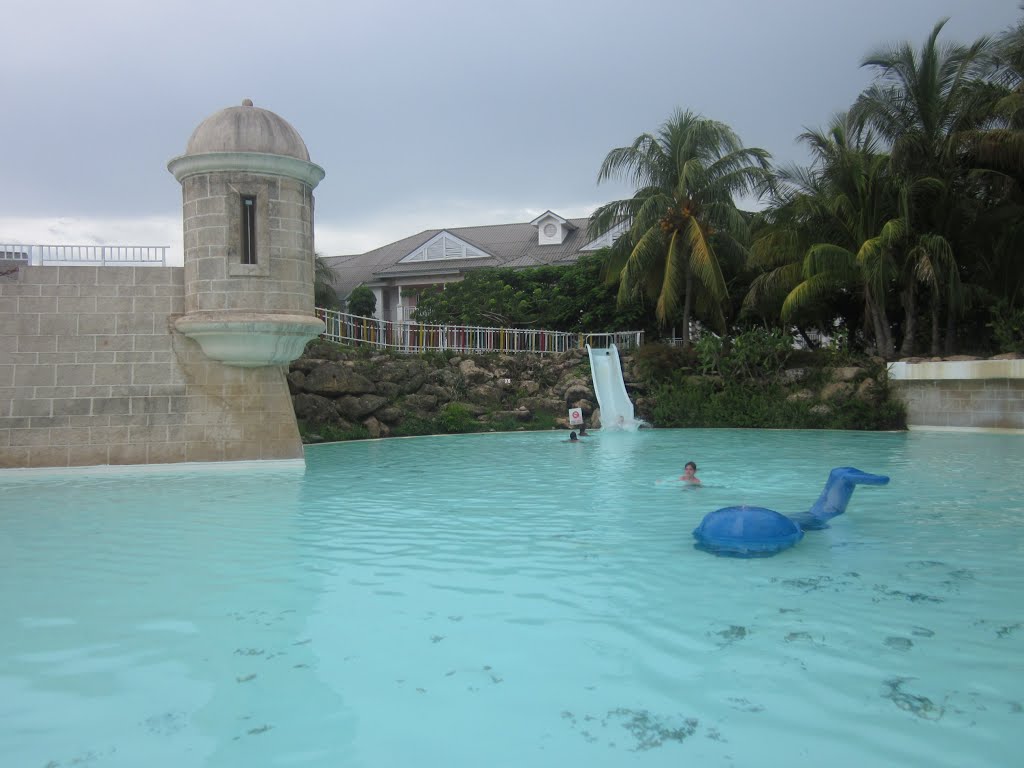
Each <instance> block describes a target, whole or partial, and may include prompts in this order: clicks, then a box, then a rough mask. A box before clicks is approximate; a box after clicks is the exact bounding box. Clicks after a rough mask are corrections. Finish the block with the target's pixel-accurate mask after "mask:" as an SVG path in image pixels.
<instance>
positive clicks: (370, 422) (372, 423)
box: [363, 416, 391, 440]
mask: <svg viewBox="0 0 1024 768" xmlns="http://www.w3.org/2000/svg"><path fill="white" fill-rule="evenodd" d="M363 426H364V427H366V431H367V433H368V434H369V435H370V437H371V438H372V439H374V440H376V439H377V438H379V437H387V436H388V435H390V434H391V430H390V429H388V428H387V425H386V424H381V423H380V422H379V421H378V420H377V419H375V418H374V417H373V416H371V417H370V418H368V419H364V420H363Z"/></svg>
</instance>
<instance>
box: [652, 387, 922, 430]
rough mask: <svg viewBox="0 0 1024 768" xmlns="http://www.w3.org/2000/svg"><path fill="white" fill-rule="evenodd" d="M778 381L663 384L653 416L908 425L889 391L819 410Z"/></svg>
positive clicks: (772, 423) (723, 423) (769, 424)
mask: <svg viewBox="0 0 1024 768" xmlns="http://www.w3.org/2000/svg"><path fill="white" fill-rule="evenodd" d="M790 391H791V390H790V389H788V388H786V387H784V386H782V385H781V384H779V383H773V384H771V385H770V386H767V387H763V386H756V385H753V384H751V383H750V382H746V381H739V380H734V381H723V380H716V379H707V378H705V379H701V378H695V377H694V378H690V379H689V380H687V381H685V382H684V381H683V380H682V379H680V380H678V381H676V382H673V383H670V384H663V385H662V386H660V387H659V388H657V389H656V390H655V392H654V397H653V400H654V402H655V406H654V409H653V413H652V417H653V419H654V421H655V423H656V424H658V426H662V427H746V428H757V429H857V430H861V429H864V430H887V429H906V424H907V421H906V410H905V408H904V406H903V404H902V403H901V402H900V401H899V400H896V399H894V398H890V397H888V396H887V393H886V396H884V397H882V398H880V399H878V400H872V401H862V400H859V399H856V398H851V399H848V400H845V401H844V402H843V403H842V404H841V405H840V406H833V407H831V409H830V412H829V413H820V412H819V413H815V412H813V411H812V408H813V407H814V405H815V402H814V401H807V400H790V399H788V397H789V394H790Z"/></svg>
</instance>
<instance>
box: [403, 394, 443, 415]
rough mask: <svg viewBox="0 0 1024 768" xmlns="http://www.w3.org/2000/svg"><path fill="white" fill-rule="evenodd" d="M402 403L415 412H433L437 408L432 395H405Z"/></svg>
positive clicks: (435, 400)
mask: <svg viewBox="0 0 1024 768" xmlns="http://www.w3.org/2000/svg"><path fill="white" fill-rule="evenodd" d="M402 403H403V405H405V406H406V407H408V408H410V409H412V410H415V411H433V410H434V409H436V408H437V398H436V397H435V396H434V395H423V394H419V395H406V397H405V399H404V400H403V401H402Z"/></svg>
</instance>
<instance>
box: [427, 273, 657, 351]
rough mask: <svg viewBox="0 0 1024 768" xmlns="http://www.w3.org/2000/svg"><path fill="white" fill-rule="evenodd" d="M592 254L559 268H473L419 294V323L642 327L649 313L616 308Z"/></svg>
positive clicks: (635, 308) (559, 328)
mask: <svg viewBox="0 0 1024 768" xmlns="http://www.w3.org/2000/svg"><path fill="white" fill-rule="evenodd" d="M601 270H602V260H601V258H600V256H598V255H587V256H583V257H581V258H580V259H579V261H577V262H576V263H575V264H572V265H568V266H564V267H533V268H530V269H502V268H487V269H477V270H474V271H472V272H470V273H469V274H468V275H466V278H465V279H464V280H461V281H459V282H457V283H447V284H445V286H444V287H443V288H442V287H440V286H435V287H432V288H428V289H427V290H425V291H424V292H423V294H422V295H421V296H420V298H419V302H418V304H417V306H416V312H415V319H416V320H417V321H419V322H421V323H437V324H450V325H478V326H484V327H499V328H543V329H546V330H553V331H574V332H579V331H583V332H588V331H589V332H595V333H596V332H602V331H621V330H646V329H649V328H651V327H653V316H652V315H651V313H650V312H649V311H647V310H646V309H645V308H644V306H643V305H642V304H640V303H631V304H629V305H627V306H625V307H623V308H621V309H620V308H618V307H617V306H616V303H615V287H614V286H609V285H606V284H605V283H604V281H603V280H602V277H601Z"/></svg>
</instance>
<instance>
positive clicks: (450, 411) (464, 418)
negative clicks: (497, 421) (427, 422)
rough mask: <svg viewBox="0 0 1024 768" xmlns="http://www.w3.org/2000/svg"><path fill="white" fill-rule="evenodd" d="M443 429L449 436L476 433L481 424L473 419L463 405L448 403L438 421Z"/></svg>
mask: <svg viewBox="0 0 1024 768" xmlns="http://www.w3.org/2000/svg"><path fill="white" fill-rule="evenodd" d="M436 421H437V423H438V424H439V425H440V427H441V429H442V430H443V431H444V432H447V433H448V434H461V433H463V432H476V431H478V430H479V428H480V423H479V422H478V421H477V420H476V419H474V418H473V414H472V413H470V412H469V409H468V408H466V406H464V405H463V404H462V403H448V405H446V406H445V407H444V408H443V409H442V410H441V414H440V415H439V416H438V418H437V419H436Z"/></svg>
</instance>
